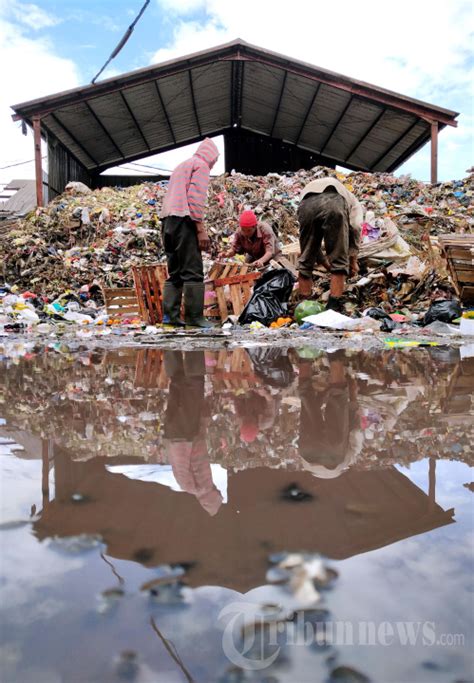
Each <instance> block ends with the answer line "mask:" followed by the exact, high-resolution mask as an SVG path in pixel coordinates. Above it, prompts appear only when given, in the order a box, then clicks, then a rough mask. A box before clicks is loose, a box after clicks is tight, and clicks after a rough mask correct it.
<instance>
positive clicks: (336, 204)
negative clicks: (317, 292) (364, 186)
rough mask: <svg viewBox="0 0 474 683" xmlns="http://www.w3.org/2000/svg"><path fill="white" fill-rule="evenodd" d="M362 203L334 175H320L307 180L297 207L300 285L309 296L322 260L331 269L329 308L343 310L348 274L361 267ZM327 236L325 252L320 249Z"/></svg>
mask: <svg viewBox="0 0 474 683" xmlns="http://www.w3.org/2000/svg"><path fill="white" fill-rule="evenodd" d="M362 219H363V211H362V206H361V205H360V203H359V202H358V201H357V199H356V198H355V197H354V195H353V194H352V193H351V192H349V190H347V189H346V188H345V187H344V185H343V184H342V183H340V182H339V181H338V180H336V179H335V178H320V179H319V180H313V181H312V182H310V183H308V185H306V187H305V188H304V189H303V191H302V193H301V203H300V205H299V208H298V221H299V224H300V249H301V256H300V258H299V261H298V288H299V292H300V294H301V295H302V296H310V295H311V290H312V284H313V277H312V274H313V268H314V265H315V263H319V264H321V265H322V266H324V267H325V268H326V270H328V271H329V272H330V273H331V286H330V296H329V300H328V305H327V308H331V309H333V310H336V311H340V310H341V308H342V299H341V297H342V295H343V293H344V287H345V284H346V276H347V275H349V276H350V277H353V276H354V275H356V274H357V273H358V271H359V267H358V265H357V255H358V253H359V241H360V229H361V223H362ZM323 240H324V249H325V251H326V256H323V253H322V251H321V243H322V241H323Z"/></svg>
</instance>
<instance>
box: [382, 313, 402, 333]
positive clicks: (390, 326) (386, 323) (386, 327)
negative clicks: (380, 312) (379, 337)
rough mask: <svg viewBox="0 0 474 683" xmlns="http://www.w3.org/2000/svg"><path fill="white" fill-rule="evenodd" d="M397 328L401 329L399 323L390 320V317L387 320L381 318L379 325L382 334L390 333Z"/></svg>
mask: <svg viewBox="0 0 474 683" xmlns="http://www.w3.org/2000/svg"><path fill="white" fill-rule="evenodd" d="M397 327H401V325H400V323H397V321H396V320H392V318H390V316H389V317H388V318H383V320H382V324H381V325H380V329H381V330H382V332H391V331H392V330H394V329H395V328H397Z"/></svg>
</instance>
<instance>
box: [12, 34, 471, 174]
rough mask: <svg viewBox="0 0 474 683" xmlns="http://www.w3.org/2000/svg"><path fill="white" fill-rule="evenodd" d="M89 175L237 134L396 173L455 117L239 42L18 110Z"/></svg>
mask: <svg viewBox="0 0 474 683" xmlns="http://www.w3.org/2000/svg"><path fill="white" fill-rule="evenodd" d="M13 109H14V110H15V112H16V115H17V116H18V117H19V118H22V119H25V120H27V121H29V122H31V120H32V117H33V116H34V115H39V116H41V125H42V126H43V128H45V129H46V130H48V131H49V132H50V133H53V134H54V136H56V137H57V138H58V139H59V140H60V141H61V142H62V143H63V145H64V146H65V147H66V148H67V149H68V150H69V151H70V152H71V153H72V154H73V155H74V156H75V157H76V159H77V160H79V161H80V162H81V163H82V164H83V165H84V166H86V168H87V169H89V170H90V171H92V170H99V171H100V170H104V169H106V168H108V167H111V166H114V165H117V164H119V163H123V162H124V161H131V160H133V159H138V158H140V157H144V156H147V155H149V154H154V153H158V152H163V151H166V150H169V149H172V148H175V147H179V146H180V145H184V144H188V143H190V142H195V141H197V140H200V139H202V138H203V137H205V136H212V135H218V134H223V133H226V132H228V131H230V130H232V129H234V128H241V129H243V130H247V131H253V132H255V133H258V134H260V135H264V136H269V137H272V138H275V139H278V140H281V141H283V142H286V143H289V144H290V145H295V146H296V147H299V148H302V149H305V150H308V151H310V152H313V153H316V154H318V155H321V156H323V157H325V158H327V159H330V160H332V161H333V162H335V163H338V164H340V165H342V166H345V167H347V168H353V169H357V170H365V171H392V170H394V169H395V168H397V167H398V166H399V165H400V164H401V163H403V162H404V161H405V160H406V159H407V158H408V157H409V156H411V155H412V154H413V153H414V152H416V151H417V150H418V149H419V148H420V147H421V146H423V145H424V144H425V143H426V142H427V141H428V140H429V138H430V124H431V122H438V124H439V128H440V129H441V128H444V127H445V126H446V125H451V126H456V121H455V118H456V117H457V115H458V114H457V113H456V112H453V111H450V110H447V109H442V108H440V107H436V106H434V105H431V104H427V103H426V102H421V101H419V100H415V99H412V98H409V97H405V96H403V95H399V94H397V93H394V92H391V91H388V90H385V89H383V88H378V87H376V86H373V85H370V84H368V83H364V82H361V81H356V80H353V79H351V78H348V77H347V76H342V75H340V74H336V73H333V72H331V71H327V70H325V69H321V68H319V67H315V66H312V65H310V64H306V63H304V62H300V61H296V60H292V59H290V58H288V57H285V56H283V55H280V54H277V53H274V52H269V51H267V50H263V49H261V48H258V47H255V46H252V45H249V44H248V43H244V42H243V41H241V40H237V41H234V42H231V43H228V44H226V45H221V46H219V47H215V48H211V49H209V50H205V51H203V52H198V53H194V54H192V55H188V56H185V57H182V58H179V59H176V60H172V61H168V62H164V63H162V64H157V65H153V66H150V67H147V68H145V69H139V70H137V71H132V72H129V73H126V74H122V75H121V76H118V77H114V78H109V79H107V80H104V81H102V82H100V83H96V84H95V85H88V86H85V87H81V88H75V89H74V90H68V91H65V92H62V93H57V94H55V95H51V96H49V97H45V98H41V99H37V100H32V101H30V102H24V103H22V104H17V105H15V106H14V107H13Z"/></svg>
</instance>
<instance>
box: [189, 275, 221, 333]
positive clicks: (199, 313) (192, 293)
mask: <svg viewBox="0 0 474 683" xmlns="http://www.w3.org/2000/svg"><path fill="white" fill-rule="evenodd" d="M204 287H205V285H204V282H185V283H184V320H185V322H186V325H190V326H191V327H203V328H205V327H214V325H213V324H212V323H211V322H209V321H208V320H206V319H205V318H204V316H203V311H204Z"/></svg>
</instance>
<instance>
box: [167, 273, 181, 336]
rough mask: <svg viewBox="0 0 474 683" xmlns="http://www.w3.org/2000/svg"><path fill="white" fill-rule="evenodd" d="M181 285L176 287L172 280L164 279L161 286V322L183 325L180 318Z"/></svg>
mask: <svg viewBox="0 0 474 683" xmlns="http://www.w3.org/2000/svg"><path fill="white" fill-rule="evenodd" d="M182 293H183V288H182V287H177V286H176V285H174V284H173V283H172V282H169V281H166V282H165V286H164V288H163V322H164V324H165V325H175V326H176V327H184V325H185V322H184V320H181V318H180V317H179V316H180V312H181V295H182Z"/></svg>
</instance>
